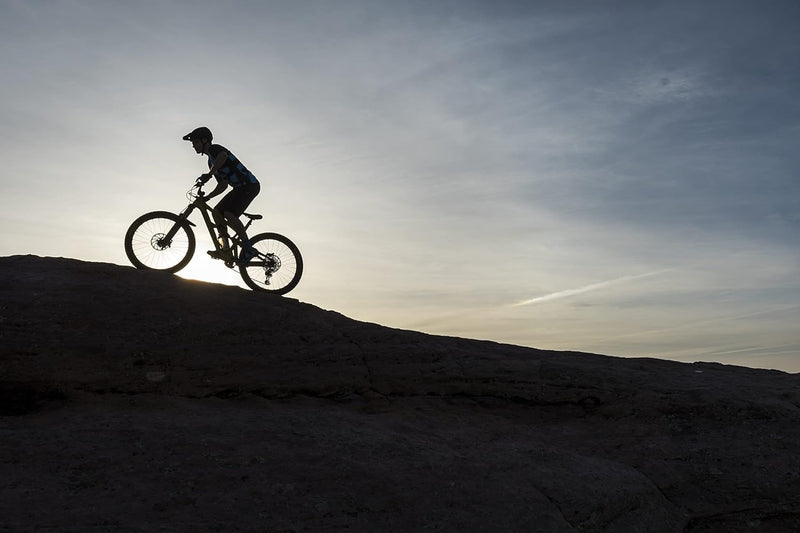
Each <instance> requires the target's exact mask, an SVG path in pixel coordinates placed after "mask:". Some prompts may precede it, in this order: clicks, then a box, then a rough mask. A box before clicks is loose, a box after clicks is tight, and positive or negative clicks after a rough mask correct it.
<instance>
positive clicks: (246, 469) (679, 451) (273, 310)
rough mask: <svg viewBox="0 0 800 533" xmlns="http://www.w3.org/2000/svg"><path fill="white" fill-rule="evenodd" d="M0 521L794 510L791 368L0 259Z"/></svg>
mask: <svg viewBox="0 0 800 533" xmlns="http://www.w3.org/2000/svg"><path fill="white" fill-rule="evenodd" d="M0 296H1V299H0V328H1V329H0V529H4V528H7V529H9V530H31V529H37V528H53V529H54V530H63V529H68V530H71V531H83V530H92V531H97V530H101V531H102V530H115V531H143V530H155V529H160V528H164V529H165V530H177V531H203V530H225V531H236V530H243V531H336V530H345V529H350V530H356V531H415V530H434V531H439V530H444V531H490V530H491V531H548V532H549V531H619V532H631V531H642V532H658V531H692V532H701V531H798V530H800V454H798V442H800V430H799V429H798V427H800V424H798V422H800V389H799V388H798V386H800V377H798V376H797V375H789V374H785V373H781V372H777V371H764V370H752V369H747V368H741V367H729V366H723V365H719V364H708V363H697V364H682V363H675V362H669V361H661V360H654V359H623V358H614V357H607V356H600V355H591V354H581V353H571V352H552V351H541V350H535V349H530V348H521V347H515V346H507V345H500V344H495V343H491V342H481V341H473V340H465V339H457V338H449V337H440V336H431V335H425V334H421V333H417V332H413V331H401V330H396V329H390V328H386V327H382V326H379V325H376V324H368V323H363V322H358V321H354V320H351V319H348V318H346V317H344V316H342V315H340V314H337V313H334V312H330V311H323V310H321V309H319V308H317V307H314V306H312V305H308V304H304V303H300V302H297V301H294V300H291V299H288V298H280V297H273V296H268V295H261V294H255V293H252V292H249V291H245V290H242V289H238V288H233V287H225V286H218V285H211V284H207V283H200V282H191V281H186V280H183V279H181V278H177V277H174V276H169V275H163V274H158V273H153V272H144V271H137V270H135V269H132V268H128V267H121V266H117V265H108V264H97V263H85V262H80V261H75V260H69V259H52V258H39V257H32V256H24V257H22V256H14V257H5V258H0Z"/></svg>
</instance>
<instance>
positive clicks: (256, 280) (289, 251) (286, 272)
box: [239, 233, 303, 294]
mask: <svg viewBox="0 0 800 533" xmlns="http://www.w3.org/2000/svg"><path fill="white" fill-rule="evenodd" d="M250 242H251V243H252V244H253V248H254V249H255V250H256V252H257V255H256V256H255V257H253V258H252V259H250V260H249V261H247V263H244V264H241V265H240V266H239V272H240V273H241V275H242V279H243V280H244V282H245V283H247V285H248V286H249V287H250V288H251V289H253V290H254V291H265V292H270V293H272V294H286V293H287V292H289V291H290V290H292V289H294V288H295V287H296V286H297V284H298V283H299V282H300V277H301V276H302V275H303V257H302V256H301V255H300V250H299V249H298V248H297V246H295V244H294V243H293V242H292V241H290V240H289V239H288V238H286V237H284V236H283V235H279V234H277V233H260V234H258V235H256V236H255V237H253V238H252V239H250Z"/></svg>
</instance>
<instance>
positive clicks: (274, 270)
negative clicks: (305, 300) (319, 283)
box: [125, 183, 303, 294]
mask: <svg viewBox="0 0 800 533" xmlns="http://www.w3.org/2000/svg"><path fill="white" fill-rule="evenodd" d="M186 196H187V198H188V199H189V205H188V206H187V207H186V209H184V210H183V211H181V213H180V214H177V215H176V214H174V213H170V212H168V211H153V212H151V213H146V214H144V215H142V216H140V217H139V218H137V219H136V220H134V221H133V224H131V226H130V227H129V228H128V231H127V233H126V234H125V253H126V254H127V256H128V259H129V260H130V262H131V263H133V266H135V267H136V268H142V269H149V270H159V271H162V272H170V273H174V272H177V271H179V270H180V269H182V268H183V267H185V266H186V265H188V264H189V261H190V260H191V259H192V256H193V255H194V251H195V245H196V240H195V236H194V232H193V231H192V227H193V226H195V224H193V223H192V222H191V221H190V220H189V215H191V214H192V212H193V211H194V210H195V209H197V210H199V211H200V213H201V214H202V215H203V222H205V225H206V227H207V228H208V234H209V235H210V236H211V242H213V243H214V247H215V249H216V255H217V256H219V255H222V250H223V248H222V242H221V241H222V240H221V238H220V235H219V229H218V228H217V225H216V224H215V223H214V221H213V218H212V216H211V210H212V209H213V208H212V207H211V206H210V205H208V203H207V202H206V199H205V193H204V192H203V186H202V184H200V183H196V184H195V185H194V186H193V187H192V188H191V189H189V191H188V192H187V193H186ZM242 216H244V217H246V218H247V224H245V226H244V228H245V231H246V230H247V229H248V228H249V227H250V225H251V224H252V223H253V222H254V221H256V220H261V219H262V218H263V217H262V216H261V215H256V214H251V213H243V215H242ZM228 234H229V235H230V237H229V240H230V243H231V246H230V252H231V253H230V255H228V256H225V257H224V258H222V260H223V261H224V262H225V266H227V267H228V268H237V267H238V269H239V273H240V274H241V276H242V280H244V282H245V283H246V284H247V286H248V287H250V288H252V289H253V290H255V291H264V292H268V293H272V294H286V293H287V292H289V291H291V290H292V289H294V288H295V287H296V286H297V284H298V283H299V282H300V277H301V276H302V275H303V257H302V256H301V255H300V250H299V249H298V248H297V246H296V245H295V244H294V243H293V242H292V241H290V240H289V239H288V238H286V237H284V236H283V235H279V234H278V233H259V234H258V235H256V236H254V237H251V238H250V242H251V243H252V246H253V250H254V252H255V255H253V256H252V257H248V258H244V257H241V252H242V241H241V237H240V236H238V235H236V233H235V232H233V231H230V232H228ZM209 253H211V252H209Z"/></svg>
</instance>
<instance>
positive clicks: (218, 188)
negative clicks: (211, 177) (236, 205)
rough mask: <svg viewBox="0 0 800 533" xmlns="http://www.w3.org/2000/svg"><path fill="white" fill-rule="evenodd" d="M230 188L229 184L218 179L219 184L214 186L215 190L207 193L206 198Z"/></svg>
mask: <svg viewBox="0 0 800 533" xmlns="http://www.w3.org/2000/svg"><path fill="white" fill-rule="evenodd" d="M227 188H228V184H227V183H225V182H224V181H222V180H221V179H217V186H216V187H214V190H213V191H211V192H210V193H208V194H207V195H206V200H208V199H209V198H213V197H215V196H217V195H219V194H222V191H224V190H225V189H227Z"/></svg>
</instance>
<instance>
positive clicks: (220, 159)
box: [208, 150, 228, 175]
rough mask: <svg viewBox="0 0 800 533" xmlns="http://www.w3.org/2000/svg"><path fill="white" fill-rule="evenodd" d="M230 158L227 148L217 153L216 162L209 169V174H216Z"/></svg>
mask: <svg viewBox="0 0 800 533" xmlns="http://www.w3.org/2000/svg"><path fill="white" fill-rule="evenodd" d="M227 160H228V152H226V151H225V150H220V152H219V153H218V154H217V157H215V158H214V164H213V165H211V168H210V169H208V173H209V174H212V175H213V174H216V173H217V171H218V170H219V169H221V168H222V165H224V164H225V161H227Z"/></svg>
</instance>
